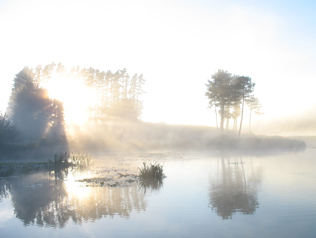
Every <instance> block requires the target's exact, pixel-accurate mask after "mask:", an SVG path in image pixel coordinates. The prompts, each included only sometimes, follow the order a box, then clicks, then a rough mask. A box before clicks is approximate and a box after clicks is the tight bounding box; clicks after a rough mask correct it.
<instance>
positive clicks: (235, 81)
mask: <svg viewBox="0 0 316 238" xmlns="http://www.w3.org/2000/svg"><path fill="white" fill-rule="evenodd" d="M211 78H212V80H208V82H207V84H206V87H207V91H206V93H205V95H206V96H207V97H208V100H209V107H210V108H212V107H214V108H215V114H216V126H217V127H218V119H217V115H218V114H219V115H220V130H221V133H222V134H223V133H224V121H225V120H226V128H227V129H228V128H229V120H230V119H233V121H234V124H233V130H235V131H237V130H238V136H240V134H241V128H242V123H243V115H244V110H245V104H246V105H247V106H248V107H249V110H250V113H251V112H254V113H256V114H257V115H260V114H261V111H260V108H261V104H260V102H259V100H258V98H256V97H255V96H254V88H255V85H256V84H255V83H253V82H252V79H251V78H250V77H248V76H238V75H232V74H231V73H229V72H227V71H224V70H220V69H219V70H218V71H217V72H216V73H215V74H213V75H212V77H211ZM250 115H251V114H250ZM238 117H241V118H240V124H239V129H238V125H237V119H238ZM250 123H251V116H250V121H249V125H250ZM249 131H250V129H249Z"/></svg>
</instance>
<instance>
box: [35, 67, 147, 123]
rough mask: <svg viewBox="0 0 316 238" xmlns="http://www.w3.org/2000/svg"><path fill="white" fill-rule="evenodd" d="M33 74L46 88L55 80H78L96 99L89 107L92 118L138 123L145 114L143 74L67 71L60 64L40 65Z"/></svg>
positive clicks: (121, 71) (124, 71)
mask: <svg viewBox="0 0 316 238" xmlns="http://www.w3.org/2000/svg"><path fill="white" fill-rule="evenodd" d="M33 71H34V74H35V78H34V80H35V81H36V82H38V84H39V85H43V86H45V84H47V83H48V82H49V81H50V80H54V78H55V77H60V78H63V79H64V80H69V79H76V80H77V81H78V83H83V84H84V85H85V86H86V87H87V88H89V90H90V92H93V94H94V97H95V98H96V100H95V102H94V103H92V104H91V105H90V106H89V108H88V112H87V113H88V114H89V117H90V118H95V119H96V118H97V119H104V118H109V117H115V118H122V119H128V120H136V119H139V118H140V116H141V114H142V108H143V106H142V100H141V96H142V95H143V94H144V93H145V92H144V90H143V88H142V87H143V85H144V83H145V79H144V78H143V75H142V74H140V75H138V74H134V75H133V76H130V75H129V74H128V73H127V70H126V69H122V70H117V71H116V72H115V73H112V72H111V71H110V70H108V71H100V70H98V69H94V68H92V67H90V68H80V66H77V67H73V68H72V69H70V70H67V69H66V68H65V66H63V65H62V64H61V63H59V64H58V65H56V64H54V63H52V64H49V65H46V66H44V67H42V66H41V65H39V66H37V67H36V68H35V70H33ZM61 87H62V85H61ZM82 96H83V97H85V96H87V95H82Z"/></svg>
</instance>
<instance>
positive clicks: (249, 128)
mask: <svg viewBox="0 0 316 238" xmlns="http://www.w3.org/2000/svg"><path fill="white" fill-rule="evenodd" d="M251 111H252V110H250V116H249V134H250V132H251Z"/></svg>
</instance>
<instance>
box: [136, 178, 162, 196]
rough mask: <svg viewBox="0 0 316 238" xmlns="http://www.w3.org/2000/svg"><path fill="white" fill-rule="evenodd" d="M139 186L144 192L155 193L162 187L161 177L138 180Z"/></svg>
mask: <svg viewBox="0 0 316 238" xmlns="http://www.w3.org/2000/svg"><path fill="white" fill-rule="evenodd" d="M139 186H140V189H141V190H142V191H143V192H144V194H146V193H148V192H149V193H155V192H158V191H159V190H160V189H161V188H162V187H163V179H152V180H140V181H139Z"/></svg>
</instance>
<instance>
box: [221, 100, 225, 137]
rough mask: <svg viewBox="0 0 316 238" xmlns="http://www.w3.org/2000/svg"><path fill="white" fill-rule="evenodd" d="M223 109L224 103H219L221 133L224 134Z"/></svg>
mask: <svg viewBox="0 0 316 238" xmlns="http://www.w3.org/2000/svg"><path fill="white" fill-rule="evenodd" d="M224 109H225V106H224V105H221V133H222V135H223V134H224V129H223V128H224Z"/></svg>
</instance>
